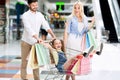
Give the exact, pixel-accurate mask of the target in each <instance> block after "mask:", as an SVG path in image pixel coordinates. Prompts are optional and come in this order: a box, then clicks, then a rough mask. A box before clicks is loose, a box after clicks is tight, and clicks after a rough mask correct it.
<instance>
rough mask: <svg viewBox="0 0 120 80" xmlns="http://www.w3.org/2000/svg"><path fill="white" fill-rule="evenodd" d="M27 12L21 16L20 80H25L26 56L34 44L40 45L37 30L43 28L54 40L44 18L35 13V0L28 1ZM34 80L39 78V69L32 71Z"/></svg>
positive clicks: (36, 2)
mask: <svg viewBox="0 0 120 80" xmlns="http://www.w3.org/2000/svg"><path fill="white" fill-rule="evenodd" d="M28 6H29V10H28V11H27V12H25V13H24V14H23V15H22V21H23V25H24V31H23V36H22V41H21V57H22V64H21V78H22V80H27V72H26V68H27V59H26V58H27V56H28V55H29V52H30V49H31V47H32V45H34V44H35V43H37V42H38V43H40V42H41V41H42V39H41V38H39V30H40V27H41V25H43V26H44V29H45V30H46V31H47V32H48V33H49V34H51V36H52V37H53V38H55V35H54V33H53V32H52V30H51V29H50V27H49V25H48V23H47V21H46V20H45V19H44V16H43V15H42V14H41V13H40V12H38V11H37V8H38V1H37V0H28ZM33 76H34V80H40V78H39V69H33Z"/></svg>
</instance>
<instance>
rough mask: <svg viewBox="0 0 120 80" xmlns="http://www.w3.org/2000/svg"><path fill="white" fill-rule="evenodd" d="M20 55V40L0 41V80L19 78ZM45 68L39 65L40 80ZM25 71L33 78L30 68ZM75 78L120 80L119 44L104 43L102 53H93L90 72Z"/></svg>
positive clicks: (30, 78) (29, 77) (31, 79)
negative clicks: (3, 42)
mask: <svg viewBox="0 0 120 80" xmlns="http://www.w3.org/2000/svg"><path fill="white" fill-rule="evenodd" d="M20 56H21V51H20V40H11V41H9V42H8V43H6V44H2V43H0V80H21V79H20V64H21V57H20ZM45 69H46V67H40V78H41V80H45V76H46V74H42V73H41V71H42V70H45ZM27 72H28V75H27V77H28V79H29V80H33V75H32V69H31V68H28V69H27ZM55 80H60V79H58V78H57V79H55ZM63 80H64V78H63ZM76 80H120V44H119V43H104V48H103V52H102V54H101V55H100V56H98V55H94V56H93V58H92V59H91V72H90V73H89V74H87V75H77V76H76Z"/></svg>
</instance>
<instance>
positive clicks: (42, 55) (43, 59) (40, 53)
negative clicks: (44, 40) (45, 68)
mask: <svg viewBox="0 0 120 80" xmlns="http://www.w3.org/2000/svg"><path fill="white" fill-rule="evenodd" d="M35 48H36V55H37V60H38V65H39V66H41V65H47V64H49V63H50V58H49V56H48V54H49V53H48V52H49V51H47V49H46V48H45V47H44V46H43V45H42V44H35Z"/></svg>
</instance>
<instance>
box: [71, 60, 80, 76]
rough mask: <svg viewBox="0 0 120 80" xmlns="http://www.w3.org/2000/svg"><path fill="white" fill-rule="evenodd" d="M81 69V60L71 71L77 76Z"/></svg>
mask: <svg viewBox="0 0 120 80" xmlns="http://www.w3.org/2000/svg"><path fill="white" fill-rule="evenodd" d="M79 67H80V59H79V60H78V61H77V62H76V63H75V65H74V67H73V68H72V69H71V72H72V73H73V74H77V72H78V68H79Z"/></svg>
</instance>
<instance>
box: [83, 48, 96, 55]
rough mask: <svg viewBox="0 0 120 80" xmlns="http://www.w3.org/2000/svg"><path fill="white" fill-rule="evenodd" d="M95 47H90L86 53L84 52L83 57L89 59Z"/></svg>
mask: <svg viewBox="0 0 120 80" xmlns="http://www.w3.org/2000/svg"><path fill="white" fill-rule="evenodd" d="M93 49H94V46H90V47H89V48H87V49H86V50H85V51H83V56H84V57H88V56H89V54H90V52H91V51H93Z"/></svg>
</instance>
